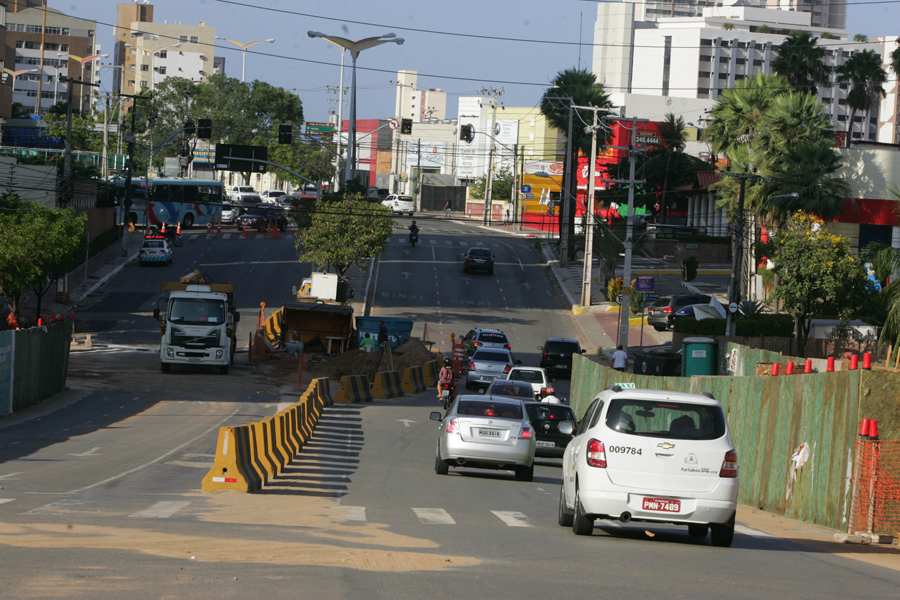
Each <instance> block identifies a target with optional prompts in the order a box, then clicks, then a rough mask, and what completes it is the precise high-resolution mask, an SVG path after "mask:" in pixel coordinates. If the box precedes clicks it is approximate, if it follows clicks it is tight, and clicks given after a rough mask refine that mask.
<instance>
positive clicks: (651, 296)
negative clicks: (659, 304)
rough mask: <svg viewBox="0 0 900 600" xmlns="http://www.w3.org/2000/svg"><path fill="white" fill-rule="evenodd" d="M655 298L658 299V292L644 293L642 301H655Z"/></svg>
mask: <svg viewBox="0 0 900 600" xmlns="http://www.w3.org/2000/svg"><path fill="white" fill-rule="evenodd" d="M657 300H659V294H651V293H646V294H644V302H647V303H650V302H656V301H657Z"/></svg>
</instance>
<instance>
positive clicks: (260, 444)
mask: <svg viewBox="0 0 900 600" xmlns="http://www.w3.org/2000/svg"><path fill="white" fill-rule="evenodd" d="M250 427H251V429H252V430H253V433H254V436H255V438H256V456H257V458H258V459H259V462H260V463H261V464H262V466H263V468H264V469H265V471H266V481H267V482H268V480H269V479H274V477H275V476H276V475H278V473H279V472H280V469H279V468H278V461H276V460H275V457H274V456H273V452H272V442H271V439H270V437H269V429H268V426H267V424H266V422H265V421H256V422H254V423H250Z"/></svg>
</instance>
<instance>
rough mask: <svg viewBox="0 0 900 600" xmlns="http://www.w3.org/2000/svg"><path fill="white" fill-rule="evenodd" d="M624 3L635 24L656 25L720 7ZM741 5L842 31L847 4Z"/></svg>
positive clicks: (702, 0)
mask: <svg viewBox="0 0 900 600" xmlns="http://www.w3.org/2000/svg"><path fill="white" fill-rule="evenodd" d="M624 2H628V3H631V4H634V5H635V18H636V19H637V20H638V21H656V20H657V19H661V18H667V17H699V16H702V15H703V9H704V8H707V7H714V6H722V4H723V2H722V0H624ZM727 3H728V2H725V4H727ZM740 5H741V6H748V7H756V8H772V9H777V10H784V11H789V12H805V13H809V14H810V23H811V24H812V25H813V26H814V27H823V28H825V29H844V28H845V27H846V24H847V3H846V2H835V3H831V2H812V1H809V0H741V3H740Z"/></svg>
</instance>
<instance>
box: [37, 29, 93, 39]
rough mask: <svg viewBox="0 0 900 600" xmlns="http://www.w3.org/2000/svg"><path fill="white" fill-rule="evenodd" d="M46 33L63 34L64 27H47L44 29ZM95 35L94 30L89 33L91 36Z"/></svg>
mask: <svg viewBox="0 0 900 600" xmlns="http://www.w3.org/2000/svg"><path fill="white" fill-rule="evenodd" d="M44 33H46V34H47V35H62V28H61V27H47V29H46V30H45V31H44ZM93 35H94V32H93V31H91V32H90V33H88V36H89V37H91V36H93Z"/></svg>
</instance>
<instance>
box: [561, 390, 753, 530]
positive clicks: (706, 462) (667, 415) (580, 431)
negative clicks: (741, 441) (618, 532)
mask: <svg viewBox="0 0 900 600" xmlns="http://www.w3.org/2000/svg"><path fill="white" fill-rule="evenodd" d="M626 385H627V384H626ZM626 385H614V386H612V387H610V388H609V389H607V390H605V391H603V392H601V393H599V394H597V396H596V397H595V398H594V400H593V402H592V403H591V404H590V406H589V407H588V410H587V412H586V413H585V415H584V418H582V420H581V423H580V424H579V425H578V428H577V430H576V429H575V427H574V424H572V423H570V424H568V425H567V424H565V423H561V424H560V425H559V430H560V431H561V432H562V433H575V437H574V439H573V440H572V441H571V442H569V445H568V446H567V447H566V451H565V453H564V455H563V484H562V486H561V489H560V496H559V517H558V519H559V524H560V525H562V526H566V527H567V526H571V527H572V530H573V531H574V532H575V534H576V535H590V534H591V533H592V531H593V529H594V520H595V519H609V520H619V521H622V522H623V523H627V522H629V521H652V522H658V523H674V524H681V525H687V527H688V534H689V535H690V536H691V537H697V538H702V537H706V535H707V534H708V532H709V531H710V530H712V543H713V545H714V546H730V545H731V542H732V540H733V538H734V515H735V507H736V501H737V492H738V459H737V452H735V450H734V444H733V443H732V441H731V436H730V435H729V433H728V425H727V424H726V422H725V413H724V412H723V411H722V406H721V405H720V404H719V402H718V401H717V400H716V399H715V398H713V397H712V395H711V394H708V393H707V394H701V395H696V394H684V393H677V392H670V391H660V390H640V389H634V388H633V387H626ZM633 385H634V384H630V386H633Z"/></svg>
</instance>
